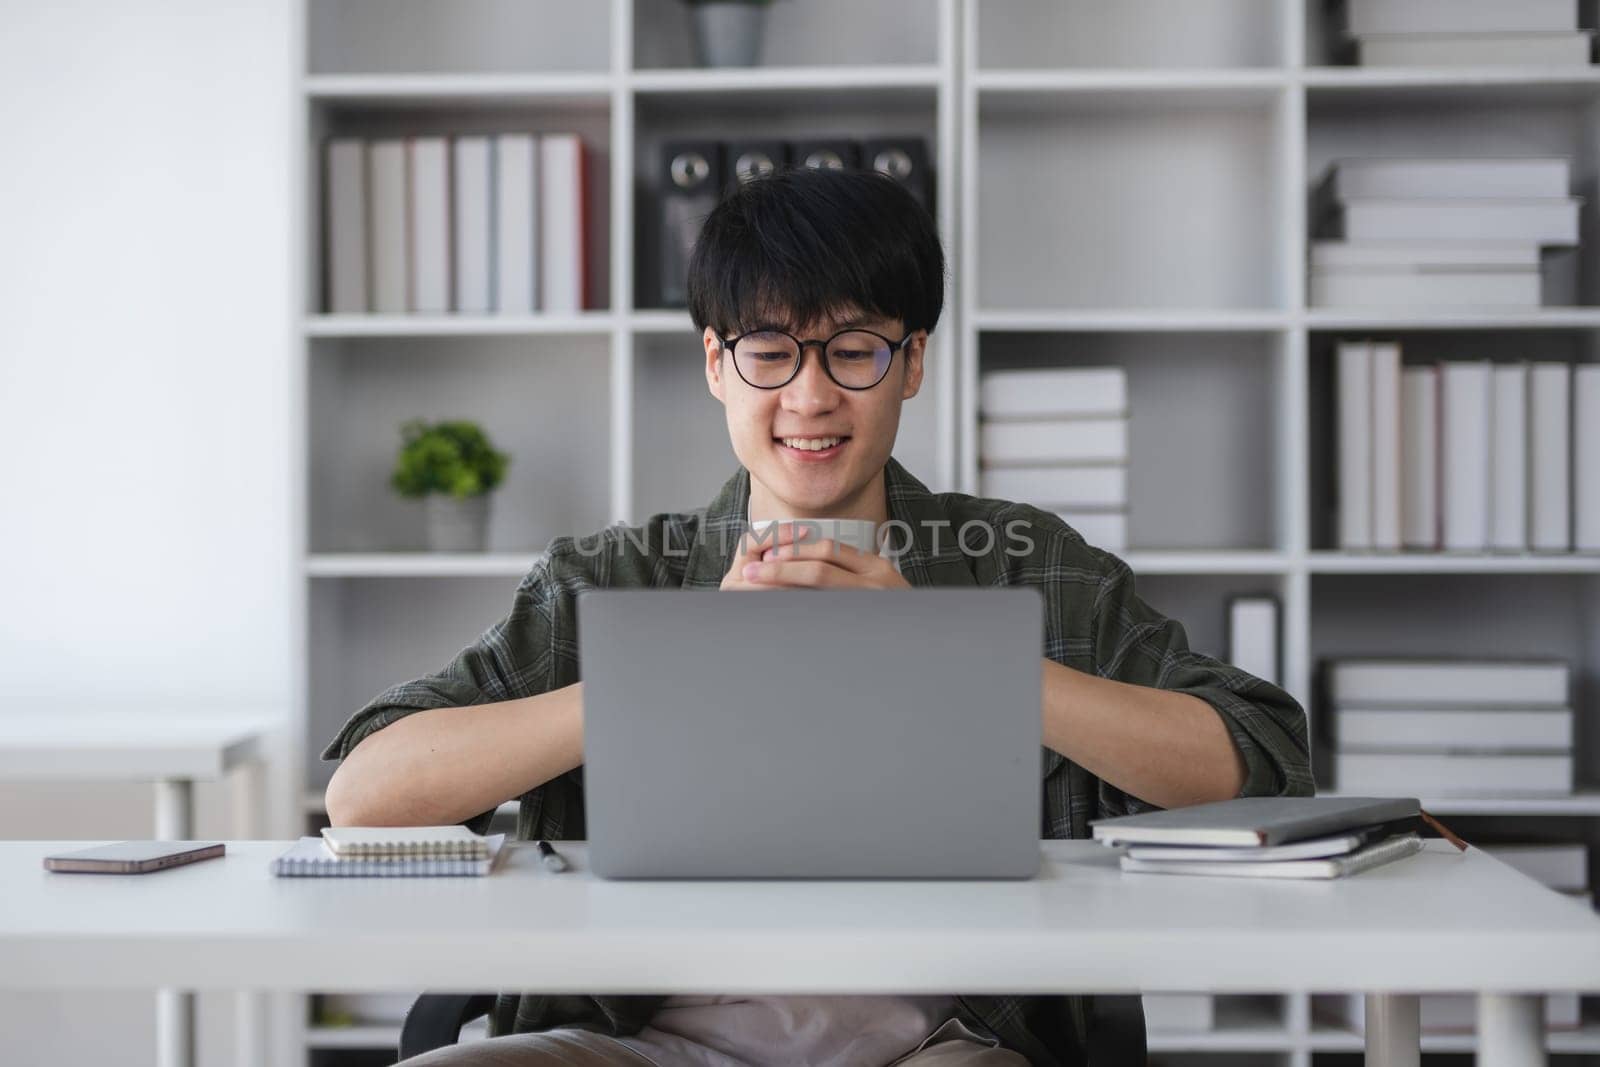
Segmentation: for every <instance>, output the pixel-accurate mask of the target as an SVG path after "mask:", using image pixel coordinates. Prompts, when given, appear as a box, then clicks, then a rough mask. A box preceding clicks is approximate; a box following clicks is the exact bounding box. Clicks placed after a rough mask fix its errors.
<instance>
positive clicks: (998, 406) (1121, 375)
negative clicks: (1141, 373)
mask: <svg viewBox="0 0 1600 1067" xmlns="http://www.w3.org/2000/svg"><path fill="white" fill-rule="evenodd" d="M978 409H979V411H980V412H981V413H982V414H983V416H984V417H985V418H991V419H1000V418H1020V419H1037V418H1050V417H1061V416H1068V415H1123V414H1126V413H1127V411H1128V375H1127V372H1126V371H1124V370H1123V369H1122V368H1121V367H1055V368H1051V369H1048V370H1004V371H988V372H986V373H984V375H983V376H982V378H981V379H980V380H979V383H978Z"/></svg>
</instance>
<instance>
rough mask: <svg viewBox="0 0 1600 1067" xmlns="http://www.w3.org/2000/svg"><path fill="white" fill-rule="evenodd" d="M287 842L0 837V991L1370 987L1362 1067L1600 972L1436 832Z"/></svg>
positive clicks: (1513, 877) (1522, 1040)
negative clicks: (69, 853)
mask: <svg viewBox="0 0 1600 1067" xmlns="http://www.w3.org/2000/svg"><path fill="white" fill-rule="evenodd" d="M286 845H287V843H285V842H269V841H244V842H233V843H230V844H229V845H228V856H227V857H226V858H225V859H222V860H212V861H208V862H205V863H201V864H197V865H195V866H192V867H183V868H178V869H176V870H171V871H165V872H161V873H158V874H154V875H147V876H140V877H133V878H113V877H96V876H85V875H60V874H56V875H52V874H49V873H47V872H45V871H44V870H42V869H41V866H40V860H41V857H43V856H44V855H45V854H46V853H48V852H51V851H54V850H56V849H58V848H62V847H65V846H64V845H63V844H50V843H40V842H4V843H0V900H4V901H6V904H7V906H6V907H5V908H4V909H0V988H18V989H80V988H90V987H99V988H107V987H112V988H115V987H135V988H148V987H150V986H153V985H173V986H182V987H188V988H239V987H254V988H257V989H281V990H303V989H306V988H313V987H314V988H316V989H323V990H329V991H338V990H411V989H419V988H429V989H435V990H457V991H486V990H495V989H515V990H530V991H531V990H548V991H553V992H554V991H561V992H616V993H623V992H635V993H636V992H640V991H656V992H663V993H667V992H701V993H705V992H725V993H732V992H756V991H761V992H769V993H800V992H823V991H827V992H835V993H886V992H906V993H915V992H924V993H931V992H949V991H959V992H966V993H983V992H1018V993H1046V992H1054V993H1067V992H1108V993H1113V992H1136V991H1159V990H1211V991H1215V992H1235V993H1238V992H1251V993H1256V992H1263V991H1276V990H1286V991H1315V990H1339V989H1360V990H1367V991H1369V992H1370V993H1372V994H1374V996H1373V997H1372V999H1371V1000H1369V1009H1370V1014H1369V1016H1368V1039H1367V1040H1368V1053H1369V1061H1371V1062H1380V1063H1384V1064H1396V1063H1406V1062H1410V1063H1415V1062H1416V1061H1417V1057H1418V1055H1419V1053H1418V1045H1417V1025H1416V1021H1417V1014H1416V1012H1417V1001H1416V996H1415V994H1418V993H1424V992H1476V993H1479V994H1480V995H1482V996H1483V1000H1482V1003H1481V1007H1482V1012H1481V1021H1480V1027H1481V1031H1482V1036H1481V1049H1482V1050H1481V1053H1480V1062H1482V1063H1484V1064H1490V1065H1494V1067H1502V1065H1510V1064H1516V1065H1521V1064H1532V1063H1542V1062H1544V1051H1543V1044H1542V1034H1541V1028H1542V1015H1541V1010H1540V1005H1539V1002H1538V1000H1537V999H1536V998H1535V997H1534V996H1532V994H1534V993H1539V992H1544V991H1548V990H1582V991H1586V992H1595V991H1600V918H1597V917H1596V916H1595V915H1593V914H1592V913H1590V912H1589V911H1588V910H1587V909H1586V908H1584V907H1583V906H1582V905H1581V904H1579V903H1576V902H1574V901H1571V900H1568V899H1566V898H1564V897H1561V896H1559V895H1558V894H1556V893H1553V892H1550V891H1549V890H1546V889H1545V888H1543V887H1542V886H1540V885H1538V884H1537V883H1535V882H1534V881H1532V880H1531V879H1528V878H1526V877H1524V876H1523V875H1521V874H1518V873H1517V872H1515V871H1513V870H1512V869H1511V868H1509V867H1507V866H1505V865H1504V864H1501V863H1500V862H1498V861H1496V860H1494V859H1492V858H1490V857H1489V856H1488V855H1486V854H1484V853H1482V852H1478V851H1475V850H1474V851H1472V852H1468V853H1465V854H1462V853H1457V852H1456V851H1455V850H1454V849H1452V848H1450V847H1449V846H1448V845H1445V844H1443V843H1442V842H1434V843H1431V844H1430V846H1429V848H1428V850H1427V851H1426V852H1424V853H1423V854H1422V855H1420V856H1417V857H1414V858H1412V859H1408V860H1405V861H1402V862H1401V863H1397V864H1394V865H1392V866H1389V867H1384V868H1382V869H1379V870H1375V871H1371V872H1368V873H1366V874H1363V875H1360V876H1359V877H1356V878H1353V879H1349V880H1347V881H1343V882H1335V883H1314V882H1268V881H1251V880H1245V879H1212V878H1206V879H1202V878H1186V877H1185V878H1179V877H1169V876H1162V875H1124V874H1122V873H1121V872H1120V871H1119V870H1118V869H1117V867H1116V858H1115V856H1114V855H1113V854H1112V853H1111V852H1110V851H1109V850H1107V849H1104V848H1102V847H1101V846H1099V845H1096V844H1094V843H1092V842H1075V841H1074V842H1066V841H1050V842H1045V843H1044V846H1043V847H1044V852H1045V864H1044V868H1043V871H1042V873H1041V875H1040V877H1039V878H1038V879H1036V880H1033V881H1027V882H713V881H705V882H605V881H601V880H598V879H594V878H591V877H590V876H589V875H588V874H587V873H586V872H585V870H584V859H585V852H584V848H583V846H582V845H573V844H568V845H565V846H563V851H564V852H565V853H566V854H567V856H568V858H569V859H570V860H572V861H573V862H574V865H575V867H576V868H577V869H576V870H575V871H573V872H569V873H566V874H551V873H549V872H547V871H545V870H543V869H542V868H541V867H539V866H538V863H537V859H536V857H535V856H534V854H533V852H532V850H531V849H530V848H527V847H526V846H523V847H517V848H514V849H512V850H511V854H510V855H509V856H508V857H507V858H506V860H505V861H503V863H502V866H501V868H500V870H499V871H498V872H497V873H496V874H495V875H494V876H492V877H489V878H483V879H473V878H463V879H348V880H347V879H274V878H272V877H271V876H270V875H269V874H268V873H267V863H268V861H269V860H270V859H271V858H272V857H273V856H274V855H276V854H277V853H279V852H280V851H282V849H283V848H285V847H286Z"/></svg>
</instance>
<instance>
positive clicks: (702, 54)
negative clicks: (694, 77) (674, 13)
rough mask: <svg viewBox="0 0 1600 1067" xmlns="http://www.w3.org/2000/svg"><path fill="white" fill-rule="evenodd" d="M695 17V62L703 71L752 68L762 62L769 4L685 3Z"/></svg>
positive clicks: (732, 0)
mask: <svg viewBox="0 0 1600 1067" xmlns="http://www.w3.org/2000/svg"><path fill="white" fill-rule="evenodd" d="M685 2H686V3H688V5H689V8H690V12H691V14H692V15H693V17H694V46H695V54H696V59H697V61H698V62H699V64H700V65H701V66H702V67H753V66H755V65H756V64H757V63H760V62H761V31H762V28H763V26H764V25H765V24H766V18H767V7H768V5H769V4H771V3H772V0H685Z"/></svg>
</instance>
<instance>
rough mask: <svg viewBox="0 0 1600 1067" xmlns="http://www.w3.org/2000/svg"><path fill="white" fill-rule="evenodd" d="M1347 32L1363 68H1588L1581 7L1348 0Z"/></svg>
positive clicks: (1529, 1)
mask: <svg viewBox="0 0 1600 1067" xmlns="http://www.w3.org/2000/svg"><path fill="white" fill-rule="evenodd" d="M1343 13H1344V26H1343V29H1344V33H1345V36H1346V37H1348V38H1349V40H1350V42H1351V44H1352V45H1353V47H1354V49H1355V53H1356V62H1358V63H1360V64H1361V65H1362V66H1366V67H1463V66H1473V67H1480V66H1527V67H1550V66H1563V67H1572V66H1586V65H1588V63H1589V59H1590V55H1591V53H1592V52H1593V45H1592V42H1591V39H1592V37H1593V34H1592V32H1591V31H1589V30H1586V29H1582V28H1580V26H1579V21H1578V4H1577V2H1576V0H1345V3H1344V6H1343Z"/></svg>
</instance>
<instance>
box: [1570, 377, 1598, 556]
mask: <svg viewBox="0 0 1600 1067" xmlns="http://www.w3.org/2000/svg"><path fill="white" fill-rule="evenodd" d="M1572 397H1573V419H1572V459H1573V464H1572V467H1573V471H1572V473H1573V518H1574V523H1573V527H1574V529H1573V541H1574V542H1575V544H1576V547H1577V549H1578V551H1580V552H1600V366H1597V365H1594V364H1586V365H1584V366H1581V367H1577V368H1575V370H1574V372H1573V378H1572Z"/></svg>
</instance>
